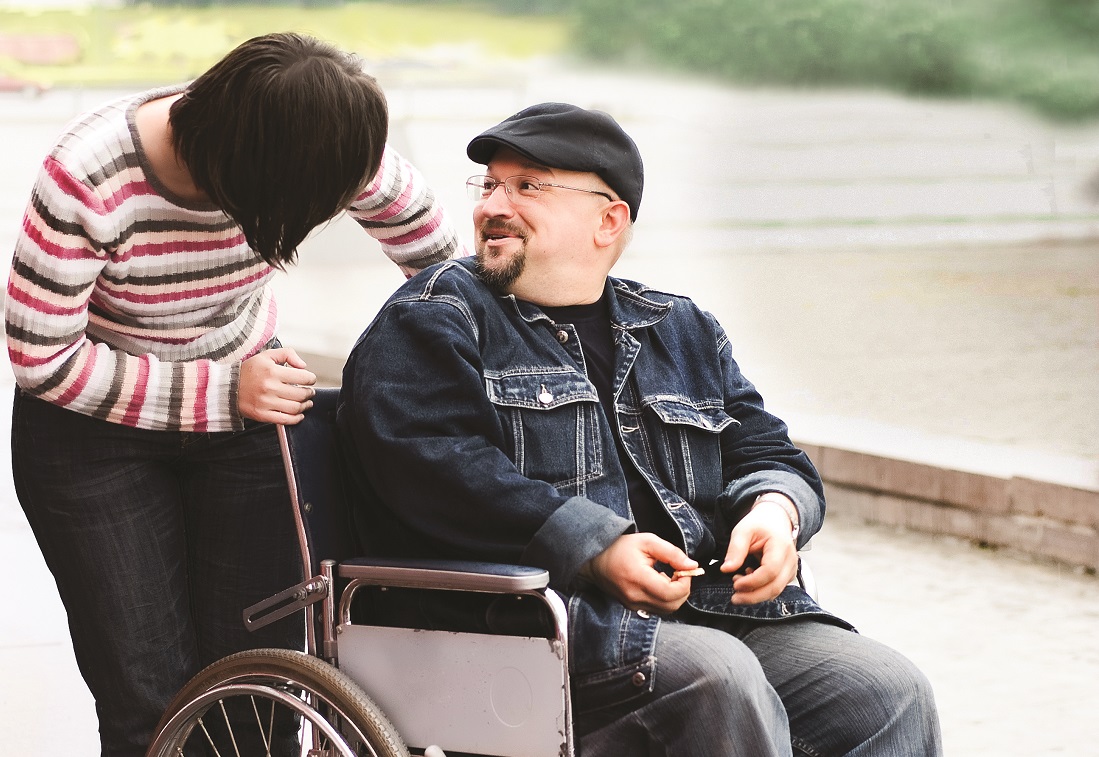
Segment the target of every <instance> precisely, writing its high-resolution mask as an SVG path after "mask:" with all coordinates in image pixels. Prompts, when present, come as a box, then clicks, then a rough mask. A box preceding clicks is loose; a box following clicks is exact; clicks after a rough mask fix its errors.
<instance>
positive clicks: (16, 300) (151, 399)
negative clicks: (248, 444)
mask: <svg viewBox="0 0 1099 757" xmlns="http://www.w3.org/2000/svg"><path fill="white" fill-rule="evenodd" d="M119 215H120V214H119V213H118V212H116V209H115V203H112V202H110V201H109V200H108V199H105V198H104V197H102V196H100V195H99V194H98V193H97V192H96V190H95V189H93V188H91V187H89V186H87V185H86V184H84V183H82V182H80V181H79V180H78V179H76V178H74V177H73V176H72V174H70V173H69V172H68V171H66V169H65V167H64V166H63V165H62V164H61V163H60V162H58V161H56V160H55V159H53V158H52V157H51V158H47V159H46V161H45V162H44V163H43V166H42V169H41V171H40V173H39V176H38V180H37V181H36V183H35V186H34V189H33V190H32V192H31V198H30V201H29V203H28V205H27V211H26V214H25V215H24V217H23V226H22V229H21V231H20V234H19V236H18V238H17V240H16V245H15V254H14V256H13V258H12V266H11V272H10V275H9V277H8V286H7V302H6V304H5V328H6V333H7V346H8V356H9V359H10V361H11V366H12V370H13V372H14V373H15V378H16V382H17V383H18V384H19V386H20V387H21V388H22V389H23V390H24V391H26V392H28V393H30V394H31V395H33V396H36V397H39V398H41V399H43V400H45V401H47V402H51V403H53V404H55V405H59V406H61V407H65V408H68V409H70V410H73V411H74V412H78V413H82V414H84V415H90V416H93V417H95V418H100V419H103V420H107V421H110V422H113V423H120V424H123V425H127V426H134V427H138V428H146V429H154V430H157V429H178V430H182V431H228V430H232V429H234V428H240V427H241V426H242V421H241V418H240V415H239V413H238V412H237V381H238V376H239V371H240V366H239V364H236V363H218V362H215V361H213V360H193V361H188V362H163V361H160V360H157V358H156V357H155V356H153V355H151V354H144V355H131V354H129V353H127V352H125V351H123V350H120V349H111V348H110V347H108V346H107V345H106V344H102V343H99V344H96V343H93V342H92V341H91V340H89V339H88V337H87V328H88V324H89V319H90V318H94V317H95V316H94V315H93V314H90V307H89V306H90V302H91V297H92V291H93V288H94V286H95V283H96V280H97V278H98V277H99V276H100V273H101V272H102V271H103V268H104V266H105V265H106V264H107V251H106V249H105V247H104V243H102V242H101V241H99V240H104V239H116V238H118V236H119V228H118V225H119V224H118V217H119Z"/></svg>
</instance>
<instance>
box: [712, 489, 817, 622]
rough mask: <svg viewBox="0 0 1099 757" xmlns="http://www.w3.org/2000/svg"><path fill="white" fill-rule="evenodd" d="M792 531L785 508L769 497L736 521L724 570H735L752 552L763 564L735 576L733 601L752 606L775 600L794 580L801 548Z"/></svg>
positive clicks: (723, 564) (733, 571) (726, 571)
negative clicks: (768, 499) (798, 546)
mask: <svg viewBox="0 0 1099 757" xmlns="http://www.w3.org/2000/svg"><path fill="white" fill-rule="evenodd" d="M771 496H774V495H771ZM778 496H782V495H778ZM791 505H793V503H791ZM792 530H793V524H792V523H790V516H789V515H787V514H786V511H785V510H783V509H782V508H781V507H779V506H778V505H776V504H774V503H773V502H768V501H767V500H763V501H760V502H759V503H757V504H756V505H755V506H754V507H752V509H751V510H750V511H748V514H747V515H745V516H744V517H743V518H742V519H741V521H740V522H739V523H737V524H736V527H735V528H733V533H732V536H731V538H730V539H729V549H728V550H727V551H726V552H725V562H723V563H722V564H721V572H722V573H736V571H738V570H740V568H741V566H742V565H744V560H745V559H746V558H747V557H748V555H750V554H752V555H758V556H759V558H760V566H759V567H758V568H756V569H754V570H753V569H751V568H748V569H747V570H746V571H745V572H744V573H741V574H738V575H735V576H733V590H734V594H733V604H735V605H753V604H756V603H758V602H764V601H766V600H768V599H774V598H775V597H777V596H778V595H779V594H781V593H782V590H783V589H784V588H785V587H786V585H787V584H788V583H790V581H792V580H793V579H794V576H796V575H797V572H798V551H797V545H796V544H794V539H793V537H792V536H791V532H792Z"/></svg>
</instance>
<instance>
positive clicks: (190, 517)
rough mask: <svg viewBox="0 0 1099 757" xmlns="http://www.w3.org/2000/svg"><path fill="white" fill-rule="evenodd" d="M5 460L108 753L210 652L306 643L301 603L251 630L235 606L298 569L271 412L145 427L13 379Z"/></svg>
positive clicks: (148, 719) (136, 746)
mask: <svg viewBox="0 0 1099 757" xmlns="http://www.w3.org/2000/svg"><path fill="white" fill-rule="evenodd" d="M12 463H13V465H12V467H13V471H14V478H15V487H16V493H17V494H18V496H19V501H20V504H21V505H22V507H23V511H24V513H26V516H27V520H28V521H29V522H30V525H31V529H32V530H33V532H34V535H35V538H36V539H37V540H38V544H39V547H40V548H41V550H42V554H43V556H44V557H45V560H46V564H47V565H48V566H49V568H50V570H51V571H52V572H53V575H54V579H55V581H56V582H57V589H58V592H59V593H60V595H61V600H62V601H63V602H64V605H65V609H66V612H67V614H68V621H69V631H70V634H71V635H72V641H73V648H74V650H75V652H76V659H77V663H78V664H79V667H80V672H81V674H82V675H83V677H84V680H85V681H86V682H87V684H88V687H89V688H90V689H91V692H92V694H93V696H94V697H95V703H96V712H97V714H98V716H99V727H100V740H101V743H102V753H103V754H104V755H112V756H113V755H143V754H144V753H145V748H146V746H147V745H148V742H149V739H150V737H151V734H152V731H153V729H154V728H155V726H156V724H157V721H158V720H159V719H160V716H161V715H162V714H163V712H164V708H165V706H166V705H167V704H168V702H169V701H170V699H171V698H172V697H173V696H174V695H175V693H176V692H177V691H178V690H179V688H180V687H181V686H182V685H183V684H184V683H186V681H187V680H188V679H189V678H190V677H191V676H192V675H194V674H195V673H196V672H198V671H199V670H200V669H201V668H202V667H204V666H205V665H207V664H209V663H211V662H213V661H215V660H217V659H219V658H221V657H223V656H225V655H227V654H229V653H231V652H236V651H240V650H242V649H249V648H256V647H283V648H298V649H300V648H302V647H303V644H304V626H303V623H302V621H301V617H300V616H291V617H289V618H286V619H285V620H283V621H280V622H278V623H275V624H272V625H270V626H268V627H266V628H264V629H262V630H260V631H258V632H256V633H249V632H248V631H247V630H246V629H245V628H244V624H243V622H242V620H241V611H242V610H243V609H244V608H245V607H247V606H248V605H250V604H252V603H254V602H257V601H259V600H260V599H263V598H265V597H268V596H270V595H272V594H274V593H276V592H277V591H280V590H282V589H285V588H287V587H288V586H291V585H293V584H295V583H296V582H298V581H300V580H301V559H300V557H299V556H298V552H297V539H296V536H295V532H294V527H293V522H292V518H291V512H290V500H289V492H288V490H287V487H286V478H285V474H284V472H283V468H282V462H281V458H280V456H279V449H278V439H277V437H276V435H275V430H274V427H273V426H270V425H268V424H260V423H251V422H250V423H249V425H248V427H247V428H245V429H244V430H243V431H239V432H224V433H213V434H196V433H183V432H169V431H148V430H143V429H134V428H130V427H126V426H121V425H118V424H114V423H107V422H105V421H101V420H97V419H94V418H91V417H88V416H84V415H81V414H79V413H74V412H72V411H69V410H65V409H63V408H59V407H56V406H54V405H51V404H49V403H47V402H43V401H41V400H38V399H35V398H33V397H30V396H29V395H27V394H25V393H23V392H21V391H19V390H16V398H15V407H14V413H13V419H12Z"/></svg>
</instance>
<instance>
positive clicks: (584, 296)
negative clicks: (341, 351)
mask: <svg viewBox="0 0 1099 757" xmlns="http://www.w3.org/2000/svg"><path fill="white" fill-rule="evenodd" d="M467 154H468V155H469V157H470V158H471V159H472V160H474V161H475V162H478V163H481V164H484V165H485V166H486V168H485V175H481V176H474V177H471V178H470V179H469V181H468V182H467V184H468V186H469V190H470V194H471V196H472V197H473V198H474V199H475V200H476V206H475V209H474V212H473V220H474V228H475V234H476V238H475V242H476V250H477V254H476V257H475V258H470V259H464V260H457V261H450V262H446V263H442V264H440V265H437V266H435V267H432V268H429V269H427V270H425V271H424V272H422V273H421V274H419V275H417V276H416V277H414V278H412V279H411V280H409V281H408V282H407V283H406V284H405V285H404V286H402V287H401V288H400V289H399V290H398V291H397V292H396V293H395V294H394V295H393V297H392V298H390V300H389V301H388V302H387V303H386V305H385V306H384V307H383V309H382V310H381V311H380V313H379V315H378V316H377V318H376V319H375V321H374V322H373V323H372V324H371V326H370V327H369V328H368V329H367V331H366V332H365V333H364V334H363V336H362V337H361V338H360V340H359V342H358V343H357V345H356V346H355V348H354V350H353V352H352V354H351V357H350V359H349V361H348V364H347V367H346V369H345V373H344V378H343V390H342V394H341V397H340V407H339V413H338V425H339V430H340V435H341V437H342V439H343V442H344V445H343V446H344V448H345V449H346V450H348V451H349V454H350V456H351V457H352V458H353V459H352V460H351V463H352V464H351V465H349V466H348V468H349V470H350V473H351V476H352V478H353V479H355V482H356V485H357V486H360V487H362V488H363V489H364V490H370V491H371V492H372V493H373V492H376V494H377V497H376V498H374V497H371V498H370V500H371V501H374V502H376V503H377V504H376V507H377V509H378V511H377V512H373V513H371V514H370V518H369V519H370V521H371V523H372V525H373V527H374V529H375V530H374V532H373V533H372V535H371V539H370V541H371V543H372V545H373V549H374V551H375V552H378V553H381V554H388V555H391V556H399V557H432V558H439V557H441V558H454V559H464V560H485V561H494V562H505V563H517V564H524V565H531V566H537V567H541V568H544V569H546V570H548V571H549V574H550V585H551V587H552V588H554V589H556V590H557V591H558V592H560V593H561V594H563V595H564V596H565V598H566V599H567V602H568V617H569V629H570V631H569V635H570V642H571V650H572V652H571V658H570V668H571V669H570V672H571V676H572V677H571V681H572V693H573V708H574V714H575V728H576V733H577V734H578V736H579V745H580V748H581V751H582V753H583V754H584V755H586V756H587V757H591V755H646V754H670V755H682V756H683V757H700V756H704V755H753V756H757V757H758V756H759V755H790V754H793V753H797V754H812V755H841V754H856V755H935V754H940V753H941V744H940V734H939V725H938V718H937V714H936V710H935V704H934V698H933V695H932V692H931V688H930V685H929V683H928V682H927V680H926V679H925V677H924V676H923V675H922V674H921V673H920V672H919V671H918V670H917V669H916V668H915V666H913V665H912V663H910V662H909V661H908V660H906V659H905V658H904V657H903V656H901V655H900V654H898V653H897V652H895V651H894V650H892V649H889V648H887V647H885V646H884V645H882V644H880V643H877V642H874V641H872V640H870V639H867V638H866V637H863V636H861V635H859V634H857V633H855V632H854V631H853V629H852V627H851V626H850V625H849V624H848V623H847V622H845V621H843V620H841V619H839V618H837V617H835V616H833V615H831V614H829V613H828V612H826V611H825V610H823V609H822V608H821V607H819V606H818V605H817V604H816V602H815V601H814V600H813V599H812V598H811V597H810V596H809V595H808V594H806V593H805V592H804V591H803V590H802V588H801V587H800V586H799V585H798V583H797V580H796V579H797V573H798V568H799V558H798V552H797V550H798V548H799V547H801V546H804V545H805V543H806V542H807V541H808V540H809V539H810V538H811V537H812V536H813V535H814V534H815V533H816V532H817V531H818V530H819V529H820V527H821V523H822V519H823V516H824V496H823V487H822V484H821V481H820V478H819V476H818V474H817V472H816V470H815V469H814V467H813V465H812V463H811V462H810V461H809V459H808V458H807V457H806V455H805V454H804V453H803V452H802V451H801V450H799V449H797V448H796V447H795V446H793V444H792V443H791V442H790V440H789V437H788V435H787V429H786V426H785V424H784V423H783V422H782V421H781V420H779V419H778V418H776V417H775V416H773V415H771V414H769V413H768V412H767V411H766V410H765V409H764V406H763V401H762V399H761V397H760V396H759V394H758V393H757V392H756V390H755V388H754V387H753V385H752V384H751V383H750V382H749V381H748V380H747V379H746V378H745V377H744V376H743V375H742V374H741V372H740V369H739V367H738V365H737V363H736V362H735V361H734V359H733V356H732V351H731V347H730V344H729V339H728V337H727V336H726V334H725V332H724V331H723V330H722V328H721V326H720V325H719V324H718V323H717V322H716V321H715V320H714V318H713V317H712V316H711V315H709V314H708V313H706V312H703V311H702V310H700V309H699V308H698V307H697V306H696V305H694V303H692V302H691V301H690V300H689V299H687V298H685V297H682V296H677V295H673V294H668V293H665V292H662V291H659V290H655V289H651V288H649V287H645V286H643V285H640V284H637V283H635V282H631V281H625V280H620V279H616V278H612V277H610V276H609V272H610V270H611V268H612V267H613V266H614V264H615V263H616V261H617V260H618V258H619V257H620V256H621V254H622V252H623V250H624V249H625V247H626V246H627V244H628V242H629V239H630V237H631V235H632V231H633V229H632V225H633V222H634V220H635V219H636V218H637V213H638V208H639V205H640V202H641V196H642V187H643V167H642V161H641V156H640V153H639V151H638V149H637V146H636V145H635V143H634V142H633V140H632V139H631V138H630V137H629V136H628V135H627V134H626V133H625V132H624V131H623V130H622V129H621V127H620V126H619V125H618V124H617V123H616V122H615V121H614V120H613V119H612V118H611V117H610V116H608V115H606V114H604V113H600V112H597V111H590V110H584V109H581V108H578V107H575V106H571V105H566V104H561V103H544V104H541V105H535V106H532V107H530V108H527V109H525V110H523V111H521V112H519V113H517V114H515V115H514V116H511V117H510V118H508V119H506V120H504V121H503V122H501V123H499V124H497V125H496V126H493V127H491V128H489V129H488V130H486V131H485V132H483V133H482V134H480V135H479V136H477V137H476V138H475V139H473V141H472V142H470V144H469V146H468V147H467ZM776 307H781V302H776ZM488 607H490V605H489V606H488ZM489 624H490V625H491V622H489Z"/></svg>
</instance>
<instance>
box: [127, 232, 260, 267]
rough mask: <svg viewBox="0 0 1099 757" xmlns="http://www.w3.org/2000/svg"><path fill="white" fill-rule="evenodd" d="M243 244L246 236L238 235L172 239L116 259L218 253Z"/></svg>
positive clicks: (147, 244) (135, 248) (131, 250)
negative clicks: (221, 237)
mask: <svg viewBox="0 0 1099 757" xmlns="http://www.w3.org/2000/svg"><path fill="white" fill-rule="evenodd" d="M157 233H163V234H165V235H168V234H171V233H172V232H171V231H170V230H167V231H164V232H157ZM243 243H244V234H236V235H234V236H231V237H228V238H226V239H205V240H187V239H172V240H170V241H167V242H143V243H140V244H135V245H133V246H132V247H130V248H129V249H128V250H126V252H125V253H123V254H122V255H119V256H118V257H117V258H116V259H117V260H119V261H121V262H125V261H127V260H129V259H130V258H132V257H134V256H140V257H155V256H158V255H173V254H176V253H180V252H218V251H220V250H231V249H232V248H233V247H236V246H238V245H241V244H243ZM257 260H259V258H257Z"/></svg>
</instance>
